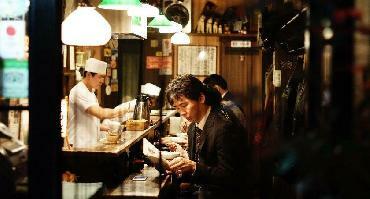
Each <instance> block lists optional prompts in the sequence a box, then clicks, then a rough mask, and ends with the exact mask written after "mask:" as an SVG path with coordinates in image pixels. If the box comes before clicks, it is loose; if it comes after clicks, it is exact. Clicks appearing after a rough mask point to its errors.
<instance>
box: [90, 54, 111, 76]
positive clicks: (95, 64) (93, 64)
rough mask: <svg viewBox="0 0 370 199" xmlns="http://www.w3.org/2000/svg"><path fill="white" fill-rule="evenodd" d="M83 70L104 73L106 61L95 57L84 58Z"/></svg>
mask: <svg viewBox="0 0 370 199" xmlns="http://www.w3.org/2000/svg"><path fill="white" fill-rule="evenodd" d="M85 71H88V72H93V73H98V74H101V75H105V74H106V72H107V63H105V62H103V61H100V60H98V59H95V58H89V59H88V60H86V66H85Z"/></svg>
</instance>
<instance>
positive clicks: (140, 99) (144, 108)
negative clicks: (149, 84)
mask: <svg viewBox="0 0 370 199" xmlns="http://www.w3.org/2000/svg"><path fill="white" fill-rule="evenodd" d="M133 119H134V120H147V121H149V119H150V109H149V96H147V95H144V94H140V95H138V96H137V98H136V105H135V109H134V116H133Z"/></svg>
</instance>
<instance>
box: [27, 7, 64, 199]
mask: <svg viewBox="0 0 370 199" xmlns="http://www.w3.org/2000/svg"><path fill="white" fill-rule="evenodd" d="M61 3H62V1H59V0H48V1H41V0H33V1H30V11H29V20H30V23H29V32H30V56H29V81H30V83H29V104H30V106H29V107H30V121H29V123H30V128H29V159H28V165H29V167H28V171H29V172H28V177H29V178H28V179H29V181H28V186H29V198H62V197H61V196H62V194H61V173H60V165H61V163H60V157H61V147H62V143H63V142H62V138H61V127H60V102H61V101H60V100H61V99H62V75H63V71H62V69H63V67H62V44H61V36H60V35H61V11H62V7H61Z"/></svg>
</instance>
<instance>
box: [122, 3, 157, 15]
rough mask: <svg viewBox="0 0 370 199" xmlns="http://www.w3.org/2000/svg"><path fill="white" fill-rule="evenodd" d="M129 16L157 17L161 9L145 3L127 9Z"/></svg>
mask: <svg viewBox="0 0 370 199" xmlns="http://www.w3.org/2000/svg"><path fill="white" fill-rule="evenodd" d="M127 15H128V16H141V17H156V16H158V15H159V9H158V8H157V7H154V6H151V5H149V4H146V3H143V4H141V7H134V8H130V9H129V10H128V11H127Z"/></svg>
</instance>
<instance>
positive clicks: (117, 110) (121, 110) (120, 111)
mask: <svg viewBox="0 0 370 199" xmlns="http://www.w3.org/2000/svg"><path fill="white" fill-rule="evenodd" d="M113 110H114V113H115V117H121V116H123V115H125V114H126V113H127V112H128V110H127V109H126V108H125V107H123V106H117V107H116V108H114V109H113Z"/></svg>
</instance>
